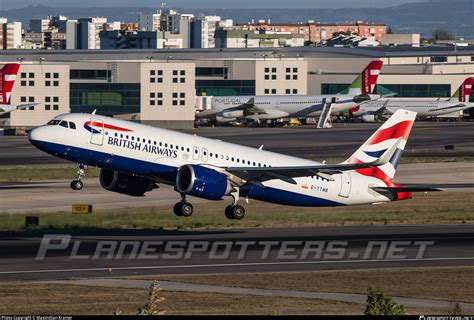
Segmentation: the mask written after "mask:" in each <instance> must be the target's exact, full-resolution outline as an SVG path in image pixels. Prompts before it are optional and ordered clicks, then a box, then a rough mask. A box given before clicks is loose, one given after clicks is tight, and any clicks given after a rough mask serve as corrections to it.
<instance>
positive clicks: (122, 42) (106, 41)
mask: <svg viewBox="0 0 474 320" xmlns="http://www.w3.org/2000/svg"><path fill="white" fill-rule="evenodd" d="M99 36H100V48H101V49H170V48H173V49H176V48H182V47H183V38H182V37H181V35H179V34H174V33H170V32H168V31H127V30H103V31H101V32H100V33H99Z"/></svg>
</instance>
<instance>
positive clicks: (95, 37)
mask: <svg viewBox="0 0 474 320" xmlns="http://www.w3.org/2000/svg"><path fill="white" fill-rule="evenodd" d="M106 24H107V18H81V19H79V20H78V21H77V34H76V36H77V38H76V40H77V41H76V43H77V47H76V49H100V37H99V32H100V31H102V30H104V29H106V28H107V26H106Z"/></svg>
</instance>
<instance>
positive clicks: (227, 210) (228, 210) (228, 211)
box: [225, 205, 234, 219]
mask: <svg viewBox="0 0 474 320" xmlns="http://www.w3.org/2000/svg"><path fill="white" fill-rule="evenodd" d="M231 210H232V205H229V206H227V207H226V208H225V216H226V218H227V219H234V217H233V216H232V213H231V212H230V211H231Z"/></svg>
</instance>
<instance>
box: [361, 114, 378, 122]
mask: <svg viewBox="0 0 474 320" xmlns="http://www.w3.org/2000/svg"><path fill="white" fill-rule="evenodd" d="M360 118H361V119H362V122H378V119H377V117H376V115H375V113H364V114H363V115H362V116H361V117H360Z"/></svg>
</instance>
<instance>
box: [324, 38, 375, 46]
mask: <svg viewBox="0 0 474 320" xmlns="http://www.w3.org/2000/svg"><path fill="white" fill-rule="evenodd" d="M326 45H327V46H332V47H337V46H340V47H344V46H348V47H376V46H379V45H380V42H378V41H376V40H375V38H374V37H361V36H358V35H338V36H335V37H333V38H331V39H329V40H327V42H326Z"/></svg>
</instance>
